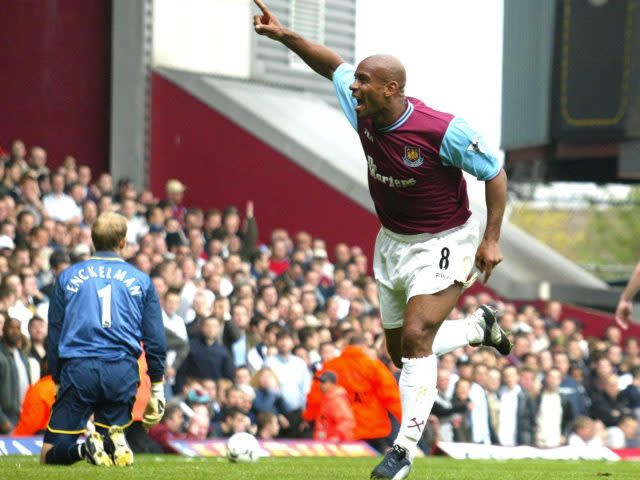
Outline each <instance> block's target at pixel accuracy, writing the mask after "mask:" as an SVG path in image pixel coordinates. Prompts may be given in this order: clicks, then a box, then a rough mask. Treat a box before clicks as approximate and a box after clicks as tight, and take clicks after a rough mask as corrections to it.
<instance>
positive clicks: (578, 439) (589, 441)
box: [567, 417, 602, 447]
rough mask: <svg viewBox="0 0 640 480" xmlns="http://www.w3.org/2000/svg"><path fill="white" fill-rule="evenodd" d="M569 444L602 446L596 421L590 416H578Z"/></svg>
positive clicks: (572, 445) (574, 445) (573, 445)
mask: <svg viewBox="0 0 640 480" xmlns="http://www.w3.org/2000/svg"><path fill="white" fill-rule="evenodd" d="M567 445H568V446H570V447H601V446H602V440H601V438H600V437H599V436H598V435H597V432H596V422H595V421H594V420H593V419H591V418H589V417H578V418H576V420H575V422H573V432H572V433H571V435H569V439H568V440H567Z"/></svg>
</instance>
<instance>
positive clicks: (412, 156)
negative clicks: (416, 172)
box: [402, 146, 424, 168]
mask: <svg viewBox="0 0 640 480" xmlns="http://www.w3.org/2000/svg"><path fill="white" fill-rule="evenodd" d="M402 160H403V161H404V164H405V165H407V166H408V167H411V168H415V167H419V166H420V165H422V164H423V163H424V157H423V156H422V155H421V154H420V147H411V146H405V147H404V156H403V157H402Z"/></svg>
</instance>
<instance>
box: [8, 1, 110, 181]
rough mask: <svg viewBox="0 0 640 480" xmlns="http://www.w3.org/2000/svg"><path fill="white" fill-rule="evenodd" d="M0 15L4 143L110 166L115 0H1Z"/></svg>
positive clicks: (54, 158)
mask: <svg viewBox="0 0 640 480" xmlns="http://www.w3.org/2000/svg"><path fill="white" fill-rule="evenodd" d="M0 19H2V20H3V21H2V34H1V35H0V78H1V79H2V80H1V87H0V88H1V90H0V91H1V93H0V98H1V99H2V102H1V103H2V114H1V115H0V145H2V146H3V147H5V148H6V149H8V147H9V144H10V142H11V140H13V139H16V138H20V139H22V140H23V141H24V142H25V144H26V145H27V148H28V147H29V146H32V145H35V144H37V145H41V146H43V147H44V148H46V149H47V152H48V154H49V164H50V165H52V166H54V167H55V166H57V165H59V164H60V163H62V159H63V157H64V155H66V154H70V155H73V156H74V157H76V159H77V160H78V162H81V163H86V164H88V165H90V166H91V167H92V169H93V171H94V172H100V171H104V170H107V168H108V159H109V122H110V113H109V112H110V91H111V87H110V85H111V0H91V1H86V0H47V1H42V0H20V1H14V0H2V1H0Z"/></svg>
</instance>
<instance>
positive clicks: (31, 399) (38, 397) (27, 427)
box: [12, 375, 56, 437]
mask: <svg viewBox="0 0 640 480" xmlns="http://www.w3.org/2000/svg"><path fill="white" fill-rule="evenodd" d="M55 399H56V386H55V384H54V383H53V377H52V376H51V375H46V376H44V377H42V378H41V379H40V380H38V381H37V382H36V383H34V384H33V385H31V386H30V387H29V389H28V390H27V393H26V394H25V396H24V400H23V401H22V411H21V413H20V419H19V420H18V424H17V425H16V428H15V430H14V431H13V433H12V435H15V436H16V437H19V436H29V435H35V434H36V433H38V432H40V431H41V430H45V429H46V428H47V422H49V416H50V415H51V406H52V405H53V402H54V401H55Z"/></svg>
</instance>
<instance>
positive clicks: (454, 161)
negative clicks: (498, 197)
mask: <svg viewBox="0 0 640 480" xmlns="http://www.w3.org/2000/svg"><path fill="white" fill-rule="evenodd" d="M440 158H441V159H442V163H443V164H444V165H447V166H450V167H457V168H460V169H462V170H464V171H465V172H467V173H469V174H471V175H473V176H474V177H476V178H477V179H478V180H482V181H484V182H486V181H489V180H491V179H493V178H494V177H495V176H496V175H498V173H500V169H501V167H500V163H499V162H498V159H497V158H496V156H495V155H494V154H493V153H492V152H491V151H490V150H489V149H488V148H487V146H486V143H485V142H484V139H483V138H482V136H481V135H480V134H479V133H478V132H476V131H475V130H474V129H473V128H471V126H469V124H468V123H467V122H466V121H465V120H463V119H462V118H458V117H456V118H454V119H453V120H451V123H450V124H449V128H447V132H446V133H445V135H444V138H443V139H442V145H441V146H440Z"/></svg>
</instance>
